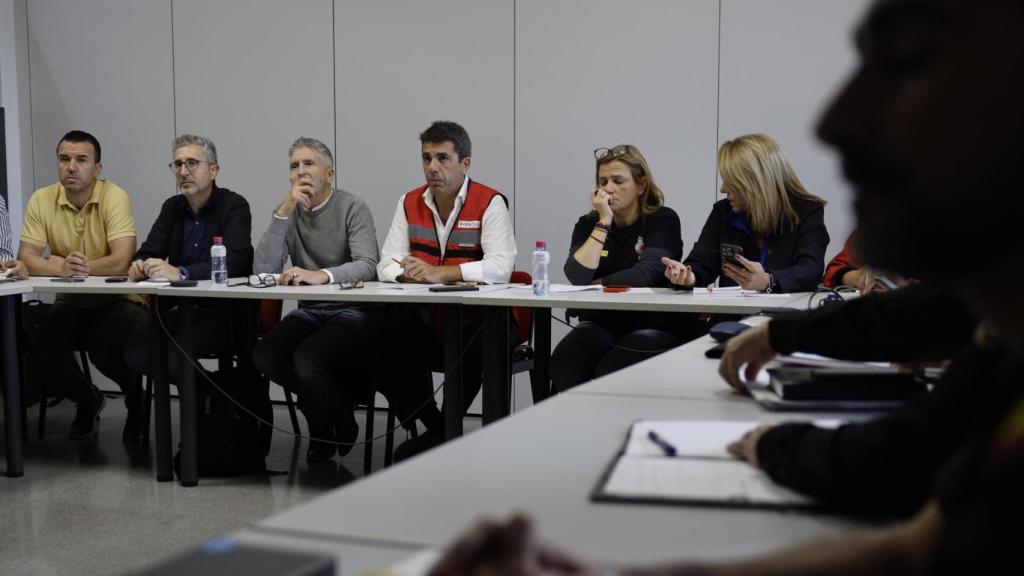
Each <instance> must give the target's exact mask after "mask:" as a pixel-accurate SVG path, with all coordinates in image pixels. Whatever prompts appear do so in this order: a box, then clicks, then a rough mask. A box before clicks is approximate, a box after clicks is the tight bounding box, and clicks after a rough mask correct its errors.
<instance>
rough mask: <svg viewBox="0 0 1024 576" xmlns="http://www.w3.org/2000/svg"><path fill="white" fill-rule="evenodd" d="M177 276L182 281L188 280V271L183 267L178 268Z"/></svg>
mask: <svg viewBox="0 0 1024 576" xmlns="http://www.w3.org/2000/svg"><path fill="white" fill-rule="evenodd" d="M178 275H179V276H181V279H182V280H188V270H187V269H186V268H185V267H184V266H178Z"/></svg>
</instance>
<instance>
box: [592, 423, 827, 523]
mask: <svg viewBox="0 0 1024 576" xmlns="http://www.w3.org/2000/svg"><path fill="white" fill-rule="evenodd" d="M759 424H760V423H758V422H750V421H746V422H732V421H685V420H680V421H668V420H664V421H659V420H646V421H638V422H634V423H633V426H632V428H631V429H630V432H629V436H628V438H627V439H626V444H625V446H624V447H623V449H622V452H621V453H620V454H619V456H618V457H617V458H616V459H615V460H614V461H613V462H612V465H611V466H610V467H609V469H608V470H607V471H606V472H605V475H604V476H603V477H602V479H601V481H600V482H599V483H598V487H597V488H596V489H595V490H594V492H593V494H592V495H591V498H592V499H593V500H596V501H605V502H616V501H624V502H664V503H678V504H706V505H717V506H748V507H780V508H789V507H810V506H814V505H815V503H814V501H813V500H811V499H810V498H808V497H807V496H804V495H802V494H798V493H796V492H793V491H792V490H789V489H787V488H784V487H782V486H779V485H777V484H775V483H774V482H772V481H771V479H770V478H768V475H767V474H765V473H764V472H762V471H761V470H758V469H757V468H754V467H753V466H750V465H749V464H747V463H746V462H743V461H741V460H738V459H736V458H735V457H733V456H731V455H730V454H729V453H728V452H727V451H726V446H727V445H728V444H729V443H730V442H733V441H735V440H738V439H740V438H741V437H742V436H743V435H744V434H746V433H747V432H749V431H750V430H752V429H754V428H756V427H757V426H758V425H759ZM821 424H826V425H835V423H834V422H822V423H821ZM651 431H654V432H655V434H656V435H657V437H658V438H659V439H661V440H662V441H663V442H662V443H656V442H654V441H653V440H652V439H651V438H650V436H649V433H650V432H651ZM665 443H667V444H668V445H671V446H672V447H673V448H674V449H675V454H674V455H671V456H670V455H668V454H667V453H666V450H665V448H664V444H665Z"/></svg>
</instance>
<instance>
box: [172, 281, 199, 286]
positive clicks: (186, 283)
mask: <svg viewBox="0 0 1024 576" xmlns="http://www.w3.org/2000/svg"><path fill="white" fill-rule="evenodd" d="M198 284H199V282H196V281H195V280H172V281H171V283H170V286H172V287H174V288H191V287H193V286H196V285H198Z"/></svg>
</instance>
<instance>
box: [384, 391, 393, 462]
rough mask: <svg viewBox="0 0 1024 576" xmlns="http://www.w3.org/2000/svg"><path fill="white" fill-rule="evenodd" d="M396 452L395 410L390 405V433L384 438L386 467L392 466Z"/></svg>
mask: <svg viewBox="0 0 1024 576" xmlns="http://www.w3.org/2000/svg"><path fill="white" fill-rule="evenodd" d="M394 452H395V410H394V408H392V407H391V406H390V405H388V435H387V437H386V439H385V440H384V467H385V468H387V467H388V466H391V462H392V461H393V460H394Z"/></svg>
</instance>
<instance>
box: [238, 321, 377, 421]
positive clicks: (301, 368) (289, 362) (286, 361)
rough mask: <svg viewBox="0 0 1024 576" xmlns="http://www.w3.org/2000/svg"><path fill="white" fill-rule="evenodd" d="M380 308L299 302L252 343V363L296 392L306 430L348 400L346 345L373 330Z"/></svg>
mask: <svg viewBox="0 0 1024 576" xmlns="http://www.w3.org/2000/svg"><path fill="white" fill-rule="evenodd" d="M378 316H379V311H378V310H376V309H360V308H317V307H306V308H299V309H298V310H295V311H293V312H291V313H290V314H288V315H287V316H285V317H284V319H283V320H281V322H280V324H278V325H277V326H276V327H274V329H273V330H271V331H270V332H268V333H267V334H266V335H265V336H264V337H263V339H262V340H260V341H259V342H258V343H257V344H256V347H255V348H254V349H253V362H254V363H255V364H256V367H257V368H259V369H260V370H261V371H263V373H264V374H266V376H267V377H268V378H270V379H271V380H273V381H274V382H277V383H278V384H279V385H281V386H283V387H284V388H286V389H288V390H290V391H292V392H294V393H295V394H296V395H297V396H298V405H299V409H300V410H301V411H302V414H303V415H304V416H305V417H306V423H307V424H308V425H309V428H310V430H325V429H327V428H328V427H329V426H330V423H331V415H332V414H333V413H334V411H335V410H339V409H342V408H344V407H345V406H344V405H345V404H346V403H350V402H351V398H352V397H353V395H354V391H349V392H347V393H346V392H345V391H344V387H345V386H346V385H352V386H354V384H350V383H347V382H346V375H347V374H346V372H347V371H346V366H345V365H346V363H348V362H351V356H350V355H347V354H346V352H348V351H349V350H350V349H353V348H355V347H356V346H357V345H359V344H360V343H362V342H364V341H365V340H366V339H368V338H369V337H370V335H371V334H372V333H373V330H374V328H375V326H376V324H377V321H378Z"/></svg>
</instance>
